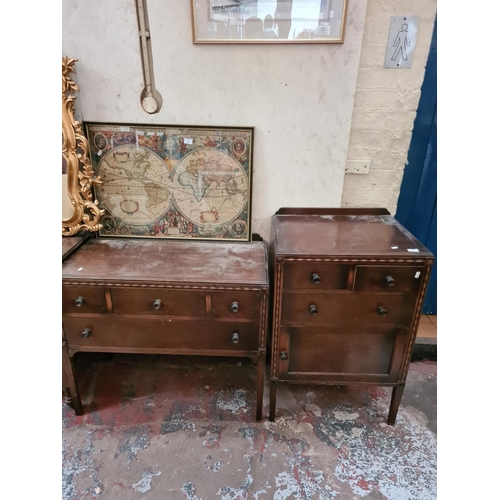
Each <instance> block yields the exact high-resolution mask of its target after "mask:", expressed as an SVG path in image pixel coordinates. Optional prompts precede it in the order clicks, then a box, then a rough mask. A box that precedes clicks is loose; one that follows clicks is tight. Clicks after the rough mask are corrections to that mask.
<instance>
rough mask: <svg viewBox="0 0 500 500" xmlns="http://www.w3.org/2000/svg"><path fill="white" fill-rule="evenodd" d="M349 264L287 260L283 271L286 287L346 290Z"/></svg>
mask: <svg viewBox="0 0 500 500" xmlns="http://www.w3.org/2000/svg"><path fill="white" fill-rule="evenodd" d="M349 268H350V266H349V265H343V264H335V263H332V262H287V261H285V265H284V273H283V288H284V289H290V290H291V289H302V290H307V289H311V290H345V289H347V281H348V278H349Z"/></svg>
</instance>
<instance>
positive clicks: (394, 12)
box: [342, 0, 436, 214]
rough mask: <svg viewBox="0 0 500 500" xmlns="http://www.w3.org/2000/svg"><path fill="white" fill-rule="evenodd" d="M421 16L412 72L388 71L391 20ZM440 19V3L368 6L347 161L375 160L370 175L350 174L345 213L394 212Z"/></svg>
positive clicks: (424, 0) (384, 1)
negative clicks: (350, 210) (355, 210)
mask: <svg viewBox="0 0 500 500" xmlns="http://www.w3.org/2000/svg"><path fill="white" fill-rule="evenodd" d="M401 15H417V16H420V24H419V29H418V35H417V44H416V47H415V53H414V56H413V63H412V67H411V68H405V69H387V68H384V57H385V51H386V47H387V38H388V35H389V25H390V22H391V16H401ZM435 17H436V0H370V1H369V2H368V7H367V11H366V21H365V30H364V36H363V47H362V50H361V59H360V63H359V75H358V82H357V90H356V98H355V101H354V111H353V118H352V128H351V136H350V142H349V150H348V155H347V158H348V160H364V161H366V160H371V166H370V172H369V173H368V174H367V175H359V174H346V176H345V181H344V190H343V193H342V206H343V207H385V208H387V209H388V210H389V212H391V214H394V213H395V212H396V207H397V202H398V197H399V192H400V188H401V181H402V179H403V173H404V168H405V165H406V161H407V156H408V148H409V146H410V141H411V136H412V131H413V122H414V120H415V116H416V111H417V107H418V103H419V100H420V89H421V87H422V81H423V78H424V73H425V65H426V63H427V56H428V54H429V47H430V43H431V38H432V30H433V28H434V20H435Z"/></svg>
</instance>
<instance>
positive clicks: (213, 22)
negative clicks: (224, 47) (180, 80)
mask: <svg viewBox="0 0 500 500" xmlns="http://www.w3.org/2000/svg"><path fill="white" fill-rule="evenodd" d="M191 10H192V23H193V43H195V44H196V43H200V44H201V43H343V42H344V30H345V22H346V14H347V0H191Z"/></svg>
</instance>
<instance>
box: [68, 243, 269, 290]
mask: <svg viewBox="0 0 500 500" xmlns="http://www.w3.org/2000/svg"><path fill="white" fill-rule="evenodd" d="M62 277H63V281H64V280H70V281H71V280H87V281H88V280H109V281H112V282H120V281H127V282H130V281H141V282H144V281H147V282H176V283H185V282H187V283H217V284H223V283H226V284H248V285H255V284H268V272H267V246H266V243H265V242H262V241H255V242H251V243H248V242H242V243H221V242H192V241H190V242H182V241H157V240H146V239H142V240H140V239H137V240H135V239H125V238H124V239H117V238H113V239H105V238H95V239H92V240H89V241H88V242H86V243H85V244H84V245H83V246H82V247H81V248H79V249H78V250H77V251H76V252H75V253H74V254H73V255H71V256H70V257H69V258H68V259H66V260H65V261H64V262H63V266H62Z"/></svg>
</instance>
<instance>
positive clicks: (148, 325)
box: [62, 238, 269, 420]
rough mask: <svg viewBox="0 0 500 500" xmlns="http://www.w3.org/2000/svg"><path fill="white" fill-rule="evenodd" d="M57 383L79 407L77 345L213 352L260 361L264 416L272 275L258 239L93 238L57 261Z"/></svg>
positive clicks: (89, 348) (93, 348)
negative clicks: (59, 317)
mask: <svg viewBox="0 0 500 500" xmlns="http://www.w3.org/2000/svg"><path fill="white" fill-rule="evenodd" d="M62 285H63V293H62V313H63V370H64V373H63V384H65V392H66V401H67V402H68V403H71V404H72V405H73V407H74V409H75V412H76V413H77V414H81V412H82V408H81V400H80V394H79V390H78V381H77V378H76V373H75V366H74V362H73V356H74V354H75V353H77V352H79V351H98V352H121V353H152V354H184V355H189V354H191V355H218V356H235V357H249V358H251V359H253V360H254V361H255V362H257V409H256V417H257V420H260V419H261V416H262V397H263V384H264V371H265V352H266V350H265V348H266V330H267V309H268V297H269V279H268V262H267V246H266V243H265V242H262V241H255V242H252V243H219V242H214V243H208V242H199V243H196V244H193V243H192V242H190V243H184V242H173V241H168V242H167V241H156V240H146V239H144V240H133V239H108V240H107V239H101V238H94V239H91V240H89V241H88V242H86V243H85V244H84V245H83V246H81V247H80V248H79V249H78V250H77V251H76V252H75V253H73V254H71V255H70V257H69V258H67V259H66V260H65V261H63V266H62Z"/></svg>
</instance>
